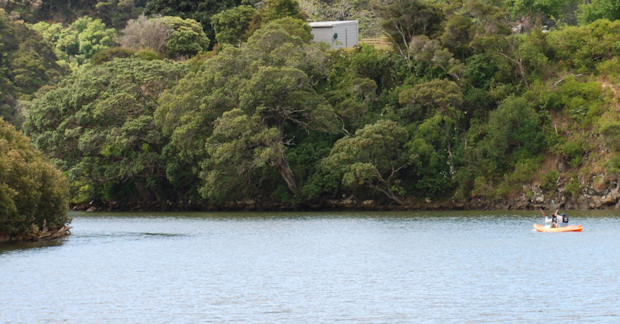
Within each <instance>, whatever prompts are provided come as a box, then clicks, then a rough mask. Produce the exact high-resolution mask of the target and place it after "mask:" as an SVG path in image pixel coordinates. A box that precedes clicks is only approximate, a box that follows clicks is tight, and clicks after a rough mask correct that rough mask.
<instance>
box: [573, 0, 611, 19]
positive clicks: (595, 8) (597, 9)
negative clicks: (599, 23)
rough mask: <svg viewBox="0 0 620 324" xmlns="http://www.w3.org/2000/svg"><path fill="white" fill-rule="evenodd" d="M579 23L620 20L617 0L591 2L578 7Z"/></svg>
mask: <svg viewBox="0 0 620 324" xmlns="http://www.w3.org/2000/svg"><path fill="white" fill-rule="evenodd" d="M578 17H579V22H580V23H581V24H589V23H591V22H594V21H596V20H598V19H609V20H611V21H614V20H620V2H618V0H592V1H587V2H584V3H583V4H581V5H579V14H578Z"/></svg>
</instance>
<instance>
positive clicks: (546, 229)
mask: <svg viewBox="0 0 620 324" xmlns="http://www.w3.org/2000/svg"><path fill="white" fill-rule="evenodd" d="M534 229H535V230H536V231H538V232H581V230H583V226H581V225H570V226H564V227H557V228H551V227H545V226H543V225H539V224H534Z"/></svg>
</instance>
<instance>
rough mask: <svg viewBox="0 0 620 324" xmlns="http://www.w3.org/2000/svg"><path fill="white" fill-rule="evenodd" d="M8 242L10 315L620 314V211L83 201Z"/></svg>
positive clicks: (315, 318)
mask: <svg viewBox="0 0 620 324" xmlns="http://www.w3.org/2000/svg"><path fill="white" fill-rule="evenodd" d="M72 216H73V218H74V220H73V223H72V225H73V227H74V229H73V231H72V232H73V234H72V235H71V236H70V237H68V238H66V239H64V240H61V241H59V242H56V243H53V244H47V245H41V244H20V245H15V244H12V245H0V323H198V322H201V323H202V322H208V323H218V322H226V323H229V322H239V323H273V322H277V323H333V322H351V323H386V322H389V323H411V322H415V323H419V322H432V323H448V322H458V323H463V322H471V323H480V322H491V323H498V322H511V323H513V322H523V323H533V322H538V323H540V322H554V323H563V322H566V323H572V322H579V323H584V322H592V323H619V322H620V235H619V234H618V233H620V212H618V211H608V212H572V213H571V215H570V216H572V217H571V223H572V224H582V225H583V226H584V231H583V232H582V233H536V232H533V231H532V224H533V223H534V222H535V221H538V222H540V217H537V215H536V214H535V212H512V211H510V212H505V211H501V212H463V211H459V212H398V213H395V212H363V213H362V212H360V213H352V212H320V213H319V212H317V213H314V212H313V213H131V214H121V213H94V214H90V213H89V214H87V213H73V214H72Z"/></svg>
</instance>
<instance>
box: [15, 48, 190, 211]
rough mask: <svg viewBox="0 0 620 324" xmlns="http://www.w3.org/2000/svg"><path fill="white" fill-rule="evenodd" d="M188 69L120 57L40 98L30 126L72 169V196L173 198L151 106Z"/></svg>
mask: <svg viewBox="0 0 620 324" xmlns="http://www.w3.org/2000/svg"><path fill="white" fill-rule="evenodd" d="M183 73H185V68H184V66H183V65H181V64H179V63H172V62H169V61H162V60H154V61H145V60H140V59H135V58H117V59H115V60H112V61H109V62H106V63H103V64H101V65H88V66H85V67H83V68H81V69H80V70H79V71H77V72H75V73H74V74H73V75H71V76H70V77H68V78H66V79H64V80H63V81H62V82H61V83H60V84H59V85H58V86H57V88H56V89H54V90H52V91H49V92H47V93H45V94H44V95H43V96H42V97H41V98H39V99H37V100H35V102H34V104H33V107H32V109H31V111H30V114H29V118H28V120H27V122H26V124H25V129H26V130H27V132H28V133H29V135H31V137H32V139H33V142H34V143H35V145H36V146H37V147H38V148H40V149H41V150H43V151H44V152H45V153H46V154H47V155H49V156H51V157H52V158H53V159H55V161H57V163H58V165H59V166H61V168H62V169H63V170H65V171H66V172H67V175H68V177H69V180H70V183H71V189H72V192H73V193H74V199H84V200H79V201H75V200H74V201H75V202H84V201H92V200H94V201H109V200H114V201H119V202H122V203H126V204H134V205H135V204H148V203H156V202H159V201H161V200H162V199H163V198H164V197H168V198H169V199H173V200H175V198H174V196H175V194H174V192H170V191H169V190H170V187H169V184H168V182H167V181H166V178H165V173H164V170H165V167H166V166H165V163H164V161H163V159H162V156H161V154H162V153H161V150H162V148H163V146H164V145H165V144H166V142H167V139H166V138H165V137H163V136H162V135H161V133H160V132H159V131H157V130H156V128H155V127H154V123H153V112H154V110H155V108H156V101H157V98H158V97H159V95H160V94H161V93H162V92H163V91H164V90H165V89H166V88H169V87H171V86H172V84H174V83H175V81H176V80H178V79H179V78H180V76H181V75H183ZM110 188H113V189H114V190H111V189H110ZM108 189H110V190H108Z"/></svg>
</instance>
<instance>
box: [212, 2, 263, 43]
mask: <svg viewBox="0 0 620 324" xmlns="http://www.w3.org/2000/svg"><path fill="white" fill-rule="evenodd" d="M255 14H256V9H254V8H253V7H251V6H238V7H234V8H231V9H227V10H224V11H222V12H220V13H218V14H216V15H213V17H212V18H211V25H212V26H213V31H214V32H215V39H216V40H217V42H218V43H220V44H233V45H239V44H241V43H242V42H244V41H246V40H247V39H248V36H249V35H248V30H249V28H250V22H252V19H253V17H254V15H255Z"/></svg>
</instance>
